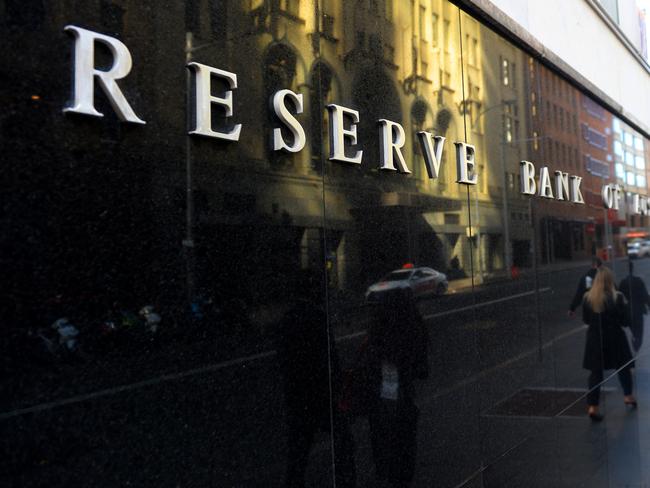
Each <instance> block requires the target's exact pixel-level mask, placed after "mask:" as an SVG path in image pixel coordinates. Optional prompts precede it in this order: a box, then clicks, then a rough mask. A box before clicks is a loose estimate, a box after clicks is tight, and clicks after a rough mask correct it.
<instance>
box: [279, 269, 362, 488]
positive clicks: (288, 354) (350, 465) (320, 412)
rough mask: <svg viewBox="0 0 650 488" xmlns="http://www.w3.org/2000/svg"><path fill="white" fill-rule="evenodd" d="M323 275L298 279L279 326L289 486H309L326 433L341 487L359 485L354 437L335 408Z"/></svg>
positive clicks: (336, 374) (337, 388)
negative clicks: (313, 454)
mask: <svg viewBox="0 0 650 488" xmlns="http://www.w3.org/2000/svg"><path fill="white" fill-rule="evenodd" d="M323 287H324V282H323V277H322V276H321V275H319V274H317V273H310V272H306V273H304V274H302V275H300V276H298V277H297V279H296V282H295V288H294V291H293V296H294V297H295V298H296V300H295V303H294V304H293V306H292V307H291V308H290V309H289V310H288V311H287V312H286V313H285V314H284V316H283V318H282V319H281V320H280V323H279V324H278V330H277V334H278V335H277V344H276V347H277V351H278V361H279V366H280V371H281V372H282V376H283V379H284V397H285V406H286V420H287V474H286V479H285V485H284V486H285V487H286V488H305V486H307V482H306V479H305V478H306V474H307V467H308V463H309V454H310V451H311V450H312V447H313V445H314V443H315V442H316V436H317V435H318V434H319V433H321V434H326V435H327V438H328V439H330V442H331V445H330V448H331V449H332V451H333V453H334V463H335V466H336V471H335V479H336V486H340V487H342V488H354V487H355V486H356V469H355V465H354V440H353V437H352V432H351V430H350V425H349V422H348V419H347V418H346V416H345V415H343V414H342V413H341V412H339V410H338V409H337V408H336V406H337V405H338V403H339V400H340V394H341V370H340V366H339V358H338V353H337V349H336V347H335V341H334V337H333V336H332V333H331V329H330V328H329V327H328V326H327V316H326V314H325V306H324V305H325V304H324V300H323Z"/></svg>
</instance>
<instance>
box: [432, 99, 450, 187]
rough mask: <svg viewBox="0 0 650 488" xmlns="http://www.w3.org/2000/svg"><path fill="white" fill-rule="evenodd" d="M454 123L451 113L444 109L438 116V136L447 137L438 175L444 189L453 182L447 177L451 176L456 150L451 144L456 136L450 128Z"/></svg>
mask: <svg viewBox="0 0 650 488" xmlns="http://www.w3.org/2000/svg"><path fill="white" fill-rule="evenodd" d="M452 122H453V116H452V114H451V112H450V111H449V110H448V109H446V108H443V109H441V110H440V111H439V112H438V114H437V115H436V130H435V132H436V135H438V136H443V137H446V138H447V140H446V142H445V150H444V151H443V153H442V161H441V162H440V172H439V174H438V181H439V182H440V185H441V186H442V187H443V188H444V187H445V186H446V185H447V184H448V183H451V181H447V175H448V174H449V171H450V170H449V169H448V168H449V167H450V165H452V164H453V162H454V155H455V149H454V146H453V143H451V144H450V138H451V140H455V134H450V132H451V131H449V128H450V126H451V125H452Z"/></svg>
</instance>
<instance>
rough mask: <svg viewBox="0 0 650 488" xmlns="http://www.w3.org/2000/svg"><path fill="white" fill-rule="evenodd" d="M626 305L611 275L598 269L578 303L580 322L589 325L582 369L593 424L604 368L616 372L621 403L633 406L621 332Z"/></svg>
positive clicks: (629, 360)
mask: <svg viewBox="0 0 650 488" xmlns="http://www.w3.org/2000/svg"><path fill="white" fill-rule="evenodd" d="M626 306H627V304H626V302H625V297H624V296H623V294H622V293H620V292H617V291H616V288H615V286H614V274H613V273H612V272H611V271H610V270H609V269H608V268H606V267H604V266H602V267H601V268H599V270H598V272H597V273H596V276H595V278H594V282H593V286H592V287H591V289H590V290H589V291H588V292H587V293H585V296H584V300H583V303H582V319H583V321H584V323H585V324H587V325H588V326H589V328H588V329H587V341H586V344H585V354H584V359H583V367H584V368H585V369H588V370H590V371H591V374H590V375H589V393H588V394H587V404H588V406H589V407H588V413H589V416H590V417H591V418H592V420H595V421H598V420H601V419H602V416H601V415H600V414H599V413H598V403H599V399H600V383H602V381H603V370H605V369H619V372H618V378H619V380H620V382H621V386H622V387H623V393H624V395H625V398H624V401H625V403H626V404H627V405H632V406H636V400H635V399H634V397H633V396H632V373H631V372H630V369H631V368H632V366H633V363H632V353H631V352H630V346H629V344H628V343H627V336H626V335H625V331H624V330H623V326H624V325H625V321H626V309H625V307H626Z"/></svg>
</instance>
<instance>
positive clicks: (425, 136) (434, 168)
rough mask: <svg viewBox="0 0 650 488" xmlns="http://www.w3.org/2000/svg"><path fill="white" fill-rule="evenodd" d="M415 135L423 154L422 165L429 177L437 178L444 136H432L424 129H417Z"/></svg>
mask: <svg viewBox="0 0 650 488" xmlns="http://www.w3.org/2000/svg"><path fill="white" fill-rule="evenodd" d="M417 136H418V140H419V141H420V148H421V149H422V154H423V155H424V165H425V166H426V168H427V173H428V175H429V179H433V178H437V177H438V172H439V171H440V161H441V160H442V150H443V148H444V147H445V138H444V137H442V136H434V135H433V134H431V133H430V132H425V131H419V132H418V133H417Z"/></svg>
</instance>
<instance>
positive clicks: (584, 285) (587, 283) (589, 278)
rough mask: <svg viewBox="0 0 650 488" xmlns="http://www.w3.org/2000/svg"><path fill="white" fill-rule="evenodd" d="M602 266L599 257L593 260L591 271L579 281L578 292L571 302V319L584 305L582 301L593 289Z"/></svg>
mask: <svg viewBox="0 0 650 488" xmlns="http://www.w3.org/2000/svg"><path fill="white" fill-rule="evenodd" d="M602 265H603V262H602V261H601V260H600V258H597V257H594V258H592V260H591V269H590V270H589V271H587V272H586V273H585V274H584V275H582V277H581V278H580V281H578V286H577V287H576V292H575V294H574V295H573V300H571V304H570V305H569V317H573V316H574V315H575V312H576V309H577V308H578V307H579V306H580V305H581V304H582V299H583V297H584V296H585V293H586V292H588V291H589V289H590V288H591V284H592V283H593V281H594V278H595V276H596V272H597V271H598V270H599V269H600V267H601V266H602Z"/></svg>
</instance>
